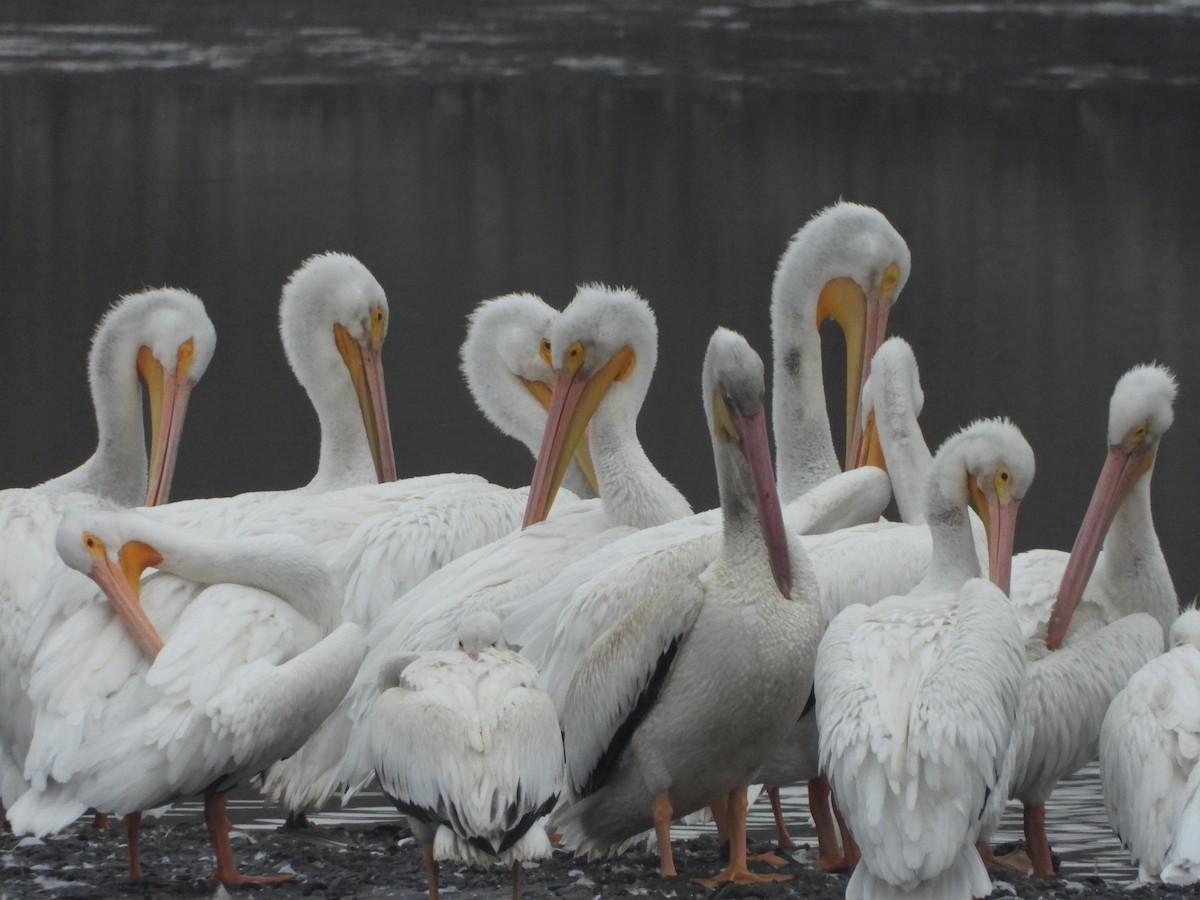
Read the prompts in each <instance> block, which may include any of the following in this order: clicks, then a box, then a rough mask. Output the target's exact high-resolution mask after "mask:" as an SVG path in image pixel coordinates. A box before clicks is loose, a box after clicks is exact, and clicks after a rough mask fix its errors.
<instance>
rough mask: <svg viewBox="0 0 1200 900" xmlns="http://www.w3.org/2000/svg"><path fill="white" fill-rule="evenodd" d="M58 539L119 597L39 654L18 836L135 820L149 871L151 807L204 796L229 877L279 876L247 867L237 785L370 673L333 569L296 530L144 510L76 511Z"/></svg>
mask: <svg viewBox="0 0 1200 900" xmlns="http://www.w3.org/2000/svg"><path fill="white" fill-rule="evenodd" d="M57 545H58V551H59V553H60V554H61V555H62V557H63V559H64V560H65V561H66V563H67V564H68V565H70V566H71V567H72V568H74V569H76V570H78V571H80V572H83V573H85V574H87V575H89V576H90V577H91V578H92V579H93V580H94V581H95V582H96V583H97V585H99V586H100V588H101V589H102V590H103V592H104V594H105V596H106V597H107V599H108V603H107V604H106V603H103V602H97V603H95V604H92V605H90V606H87V607H84V608H83V609H82V610H80V611H79V612H77V613H76V614H75V615H73V616H72V617H71V618H70V619H68V620H67V621H66V622H65V623H64V624H63V626H62V627H61V628H59V629H57V630H56V631H55V632H54V633H53V634H52V635H51V636H50V637H49V638H48V639H47V641H46V643H45V645H44V646H43V648H42V650H41V652H40V653H39V655H38V657H37V659H36V660H35V664H34V672H33V678H32V681H31V685H30V694H31V698H32V699H33V701H34V703H35V706H36V708H37V718H36V722H35V728H34V736H33V741H32V743H31V745H30V750H29V754H28V757H27V759H26V773H27V775H28V776H29V778H30V780H31V782H32V784H33V787H32V788H31V789H30V790H29V791H27V792H26V793H25V794H24V795H22V797H21V798H20V799H19V800H18V801H17V802H16V803H15V804H14V805H13V807H12V809H11V810H10V820H11V822H12V826H13V829H14V830H15V831H17V832H19V833H33V834H46V833H48V832H52V831H57V830H58V829H60V828H63V827H64V826H66V825H68V824H70V823H71V822H72V821H74V819H75V818H76V817H77V816H79V815H80V813H82V812H83V811H84V810H85V809H87V808H88V807H92V808H95V809H97V810H100V811H102V812H107V813H116V814H119V815H130V814H131V815H132V821H130V822H129V825H130V827H129V835H130V867H131V874H132V875H134V876H135V877H136V875H137V872H138V867H137V858H136V852H137V850H136V819H137V816H138V812H139V811H140V810H143V809H150V808H153V807H157V806H162V805H164V804H167V803H171V802H174V801H175V800H178V799H180V798H183V797H188V796H191V795H194V794H201V793H202V794H203V795H204V801H205V818H206V820H207V823H208V828H209V833H210V835H211V837H212V841H213V846H214V849H215V851H216V857H217V873H216V880H218V881H221V882H223V883H226V884H242V883H249V882H260V881H268V882H270V881H278V880H281V879H280V878H278V877H274V876H272V877H268V878H259V877H252V876H244V875H242V874H240V873H239V872H238V871H237V868H236V866H235V865H234V862H233V857H232V854H231V852H230V849H229V835H228V830H229V823H228V819H227V818H226V816H225V793H224V792H225V791H227V790H229V789H230V788H232V787H233V786H235V785H237V784H238V783H239V782H241V781H244V780H246V779H248V778H250V777H252V776H254V775H256V774H258V773H259V772H261V771H262V770H263V769H265V768H266V767H267V766H268V765H270V764H271V763H272V762H274V761H275V760H277V759H279V758H281V757H283V756H286V755H288V754H289V753H291V752H293V751H294V750H295V749H296V748H297V747H299V746H300V745H301V744H302V743H303V742H304V740H305V739H306V738H307V737H308V735H309V734H311V733H312V731H313V729H315V728H316V727H317V725H318V724H320V722H321V720H322V719H324V718H325V716H326V715H328V714H329V712H330V711H332V709H333V708H334V707H335V706H336V705H337V703H338V701H339V700H341V698H342V696H343V695H344V694H345V692H346V689H347V688H348V687H349V686H350V682H351V680H352V679H353V677H354V673H355V672H356V671H357V669H358V664H359V662H360V660H361V659H362V655H363V650H364V644H363V638H362V632H361V630H360V629H359V628H358V626H357V625H354V624H351V623H346V624H341V625H339V624H338V621H339V599H340V598H339V597H338V594H337V591H336V589H335V588H334V585H333V582H332V579H331V578H330V575H329V572H328V569H327V568H326V567H325V565H324V564H323V563H322V562H321V560H320V558H319V557H317V556H316V554H315V553H314V552H313V551H312V549H311V548H310V547H308V546H306V545H305V544H303V542H301V541H299V540H297V539H296V538H294V537H291V536H289V535H276V536H271V537H256V538H237V539H234V540H213V539H204V538H196V537H194V536H192V535H190V534H188V533H187V532H186V531H184V530H182V529H175V528H171V527H169V526H166V525H163V524H162V523H159V522H155V521H154V520H151V519H149V518H147V517H145V516H144V515H143V514H142V513H141V512H139V511H134V510H127V511H123V512H101V511H95V510H92V511H87V510H84V511H69V512H68V513H67V515H65V516H64V517H63V521H62V524H61V525H60V526H59V529H58V535H57ZM149 566H154V567H156V568H157V569H158V572H157V573H156V574H154V575H152V576H150V577H149V578H147V580H146V582H145V583H144V584H141V583H140V582H139V578H140V576H141V574H142V571H143V570H144V569H145V568H146V567H149ZM181 581H183V582H186V584H185V585H184V586H183V589H182V590H181V589H180V588H181V585H180V582H181ZM181 600H182V601H183V602H184V603H185V604H186V605H185V606H182V608H181V606H180V601H181ZM143 602H144V604H145V608H143V606H142V603H143ZM156 616H157V617H158V618H159V621H158V622H155V621H154V618H155V617H156ZM160 631H161V633H163V634H165V636H166V642H165V643H164V642H163V640H162V639H161V638H160V637H159V634H160ZM80 673H84V674H86V676H87V677H86V678H82V679H81V678H80ZM127 821H128V820H127Z"/></svg>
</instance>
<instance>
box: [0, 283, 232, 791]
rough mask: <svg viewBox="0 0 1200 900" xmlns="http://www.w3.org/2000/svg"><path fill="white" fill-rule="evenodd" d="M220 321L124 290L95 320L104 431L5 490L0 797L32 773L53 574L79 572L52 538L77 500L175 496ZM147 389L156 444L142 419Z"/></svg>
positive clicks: (1, 511) (1, 496) (188, 300)
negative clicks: (56, 466) (192, 410)
mask: <svg viewBox="0 0 1200 900" xmlns="http://www.w3.org/2000/svg"><path fill="white" fill-rule="evenodd" d="M215 347H216V333H215V331H214V330H213V326H212V322H210V321H209V319H208V316H207V314H206V313H205V311H204V305H203V304H202V303H201V302H200V300H199V299H198V298H197V297H196V296H195V295H194V294H191V293H189V292H187V291H183V290H178V289H175V288H161V289H156V290H149V291H143V292H141V293H137V294H130V295H128V296H126V297H122V298H121V299H120V300H119V301H118V302H117V303H116V304H115V305H114V306H113V307H112V309H110V310H109V311H108V313H107V314H106V315H105V316H104V318H103V319H102V320H101V321H100V324H99V325H98V326H97V328H96V335H95V337H94V339H93V341H92V348H91V352H90V354H89V357H88V378H89V382H90V385H91V392H92V402H93V405H94V407H95V412H96V425H97V431H98V434H99V441H98V443H97V446H96V451H95V453H93V454H92V456H91V457H90V458H89V459H88V460H87V461H85V462H84V463H83V464H82V465H80V466H79V467H78V468H76V469H73V470H72V471H70V472H67V473H66V474H64V475H60V476H58V477H57V478H53V479H50V480H49V481H46V482H44V483H42V484H40V485H38V486H37V487H34V488H13V489H10V490H6V491H0V543H2V544H3V546H4V565H3V566H2V567H0V706H2V707H3V709H4V715H3V716H0V806H10V805H11V804H12V803H13V802H14V801H15V800H16V798H17V797H18V796H19V795H20V794H21V793H22V792H24V791H25V790H26V789H27V788H28V782H27V781H26V780H25V778H24V777H23V775H22V772H21V770H22V768H23V765H24V761H25V753H26V751H27V750H28V747H29V740H30V737H31V734H32V723H33V711H32V707H31V706H30V703H29V699H28V696H27V691H28V686H29V673H28V670H27V667H26V665H25V660H26V658H27V657H28V655H29V646H28V645H29V643H30V641H31V640H32V639H33V638H32V637H31V635H32V633H33V632H34V630H35V621H36V619H37V618H38V616H40V615H41V614H42V612H43V609H44V607H45V605H46V604H45V598H46V593H47V591H48V590H49V589H50V586H53V585H58V584H59V583H60V582H64V581H65V582H68V583H69V582H72V581H74V580H75V579H78V577H79V576H77V575H76V574H75V573H73V572H70V571H69V570H66V569H64V567H63V565H62V563H61V561H60V560H59V558H58V554H57V553H55V550H54V533H55V529H56V528H57V527H58V521H59V518H60V516H61V514H62V511H63V510H64V509H65V508H67V507H68V506H70V505H71V504H76V503H84V504H92V505H95V504H99V503H109V504H116V505H119V506H135V505H137V504H138V503H142V502H145V503H160V502H163V501H165V500H166V498H167V495H168V493H169V491H170V487H171V481H172V478H173V475H174V472H175V461H176V459H177V456H178V450H179V439H180V435H181V434H182V429H183V421H184V415H185V413H186V410H187V404H188V399H189V398H190V396H191V391H192V388H193V386H194V385H195V384H196V382H197V381H199V379H200V378H201V377H202V376H203V375H204V372H205V370H206V369H207V368H208V364H209V361H210V360H211V359H212V354H213V350H214V349H215ZM142 385H144V386H145V391H146V394H147V395H148V396H149V408H150V439H151V440H150V454H149V459H148V460H147V451H146V443H145V438H144V430H143V422H142V387H141V386H142Z"/></svg>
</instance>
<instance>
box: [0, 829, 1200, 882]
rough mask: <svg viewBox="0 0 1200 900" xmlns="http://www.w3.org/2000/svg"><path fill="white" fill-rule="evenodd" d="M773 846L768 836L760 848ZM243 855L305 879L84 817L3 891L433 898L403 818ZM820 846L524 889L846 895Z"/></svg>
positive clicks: (445, 874)
mask: <svg viewBox="0 0 1200 900" xmlns="http://www.w3.org/2000/svg"><path fill="white" fill-rule="evenodd" d="M770 849H772V848H771V847H770V845H767V844H763V845H761V846H758V847H755V848H754V850H755V852H763V851H766V850H770ZM234 854H235V856H236V858H237V860H238V864H239V865H240V866H241V869H242V871H243V872H245V873H246V874H258V875H266V874H278V873H280V872H285V873H294V874H295V876H296V877H295V880H294V881H292V882H289V883H286V884H282V885H277V886H272V887H245V888H232V889H229V890H228V893H227V894H226V889H225V888H214V887H213V886H212V885H211V884H209V883H208V882H207V880H206V876H207V875H208V874H210V873H211V871H212V869H213V861H212V848H211V845H210V844H209V842H208V835H207V832H206V831H205V829H204V825H203V823H202V822H198V821H197V822H193V821H184V822H180V821H178V820H169V819H162V820H148V821H147V822H146V823H145V824H144V826H143V829H142V868H143V871H144V872H145V873H146V876H147V877H146V878H144V879H142V880H139V881H133V880H131V879H130V878H129V877H128V876H127V874H126V869H125V866H126V857H125V842H124V837H123V835H122V834H121V829H120V828H119V827H118V826H117V825H116V824H115V823H114V824H113V825H111V826H110V827H109V829H108V831H107V832H96V831H94V830H93V829H92V828H91V827H90V826H89V825H84V824H79V825H76V826H74V827H72V828H71V829H69V830H67V831H65V832H63V833H61V834H59V835H55V836H54V837H51V838H49V839H47V840H45V841H39V840H36V839H31V838H17V837H14V836H13V835H11V834H4V835H0V898H3V900H8V898H13V900H16V898H26V897H39V898H44V897H64V898H100V897H176V896H188V897H192V896H226V895H228V896H234V897H246V898H251V897H253V898H259V897H261V898H271V900H292V898H317V900H320V898H357V897H390V898H398V900H419V898H423V897H425V896H426V893H425V891H426V888H425V875H424V871H423V868H422V865H421V855H420V852H419V850H418V848H417V846H416V844H415V843H414V842H413V841H412V838H411V837H410V836H409V835H408V831H407V829H406V828H404V827H403V825H400V824H397V825H394V826H392V825H372V826H368V827H350V828H347V827H332V828H320V829H312V830H306V831H283V830H278V831H261V830H254V831H246V832H235V833H234ZM811 855H812V851H811V849H810V848H809V847H807V846H801V847H800V848H799V849H798V850H796V851H794V852H793V857H794V861H793V862H792V864H790V865H788V866H786V867H783V868H780V869H772V868H771V867H770V866H767V865H765V864H761V863H756V864H753V865H754V867H755V868H756V869H758V870H761V871H780V872H784V873H786V874H788V875H791V876H793V877H792V880H790V881H787V882H780V883H776V884H767V885H749V886H733V885H727V886H725V887H722V888H718V889H716V890H709V889H708V888H705V887H703V886H702V885H699V884H696V883H695V882H693V881H691V880H690V878H693V877H703V876H710V875H712V874H714V873H715V872H716V871H717V869H718V868H719V862H718V859H717V843H716V838H715V837H713V836H710V835H704V836H701V837H698V838H693V839H691V840H688V841H678V842H676V844H675V860H676V865H677V867H678V868H679V871H680V872H681V873H682V874H681V875H680V876H679V877H677V878H672V879H661V878H659V877H658V874H657V873H658V868H657V867H658V862H657V856H656V855H654V854H652V853H646V852H640V851H639V852H630V853H627V854H625V855H624V856H622V857H620V858H618V859H613V860H606V861H597V862H592V863H587V862H584V861H582V860H576V859H572V858H571V856H570V855H569V854H567V853H566V852H558V853H555V855H554V856H553V857H552V858H551V859H548V860H543V861H542V862H541V863H540V864H538V865H536V867H535V866H534V864H530V865H528V866H527V867H526V869H525V873H524V878H523V882H522V896H523V897H526V898H529V900H541V898H568V900H592V898H597V897H600V898H604V897H664V898H686V900H691V898H717V897H722V898H724V897H746V898H749V897H763V898H796V897H804V898H813V900H835V898H840V897H842V896H843V894H844V892H845V885H846V876H845V875H827V874H824V873H821V872H817V871H815V870H813V869H812V868H811V867H810V866H809V865H808V862H807V861H808V860H809V859H811ZM994 881H995V891H994V892H993V894H992V896H993V897H1020V898H1024V900H1040V898H1046V900H1049V898H1054V900H1058V898H1064V900H1066V898H1070V900H1089V898H1100V897H1105V898H1116V897H1127V898H1134V900H1140V898H1151V897H1155V898H1184V897H1200V888H1188V889H1180V888H1165V887H1140V888H1137V889H1134V890H1129V889H1127V887H1126V886H1125V885H1118V884H1106V883H1105V882H1103V881H1102V880H1100V879H1098V878H1084V879H1080V880H1062V879H1053V880H1045V881H1040V880H1034V879H1029V878H1022V877H1019V876H1018V877H1014V876H1012V875H1010V874H1008V873H995V874H994ZM509 891H510V880H509V873H508V871H507V870H505V869H502V868H493V869H490V870H483V869H476V868H469V867H465V866H460V865H456V864H450V863H444V864H443V865H442V893H443V895H444V896H445V897H446V898H460V900H478V898H492V897H505V896H508V894H509Z"/></svg>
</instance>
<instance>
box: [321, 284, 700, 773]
mask: <svg viewBox="0 0 1200 900" xmlns="http://www.w3.org/2000/svg"><path fill="white" fill-rule="evenodd" d="M550 341H551V357H552V359H553V360H556V361H557V366H556V376H555V387H554V401H553V405H552V406H551V409H550V412H549V414H548V417H547V422H546V432H545V436H544V438H543V442H542V446H541V449H540V451H539V457H538V462H537V467H536V468H535V472H534V477H533V485H532V486H531V488H530V500H529V506H527V508H526V519H527V521H528V520H530V518H531V511H532V519H533V521H534V524H532V525H530V526H529V527H527V528H525V529H523V530H521V531H519V532H516V533H513V534H510V535H506V536H505V537H503V538H500V539H499V540H497V541H495V542H493V543H492V544H489V545H488V546H486V547H481V548H479V549H478V550H475V551H473V552H472V553H469V554H465V555H464V556H462V557H461V558H459V559H457V560H455V561H454V563H453V564H451V565H449V566H446V567H445V568H443V569H441V570H440V571H438V572H436V573H434V574H433V575H432V576H430V577H429V578H427V579H426V580H425V581H424V582H422V583H421V584H420V585H418V586H417V587H416V588H414V589H413V590H411V591H409V592H408V593H407V594H406V595H404V596H403V597H401V598H399V600H398V601H397V602H396V604H395V605H393V607H392V608H391V609H390V610H389V611H388V612H387V613H386V614H385V615H384V616H383V617H381V618H380V620H379V621H378V622H377V623H376V624H375V625H374V626H373V627H372V629H371V630H370V631H369V632H368V635H367V642H368V644H369V646H370V648H371V649H370V651H369V653H368V655H367V658H366V660H365V661H364V663H363V671H362V673H361V674H360V676H359V678H358V679H357V681H356V682H355V685H354V687H353V689H352V690H351V693H350V695H349V696H347V698H346V703H345V709H346V712H347V715H348V716H349V721H350V722H352V723H355V724H354V728H355V730H356V733H355V734H354V735H353V736H352V738H351V744H350V747H349V748H348V750H347V754H346V759H345V762H344V764H343V767H342V780H343V782H344V783H345V784H347V785H349V786H351V787H356V786H358V785H359V784H360V783H362V781H363V780H364V779H367V778H369V777H370V774H371V767H370V765H369V759H368V757H367V754H366V753H365V752H364V751H365V741H364V740H362V735H361V734H358V733H357V729H358V724H357V723H360V722H362V721H363V719H364V717H365V715H366V713H367V711H368V710H369V709H370V708H371V705H372V704H373V703H374V700H375V697H376V696H377V695H378V687H377V685H378V677H379V671H380V668H381V666H382V665H383V663H384V662H385V661H386V660H387V659H388V658H390V657H391V656H393V655H395V654H396V653H399V652H403V651H408V650H432V649H437V648H439V647H444V646H446V645H447V644H448V643H449V642H450V640H451V639H452V637H453V634H454V631H455V629H456V627H457V623H458V622H460V621H462V617H464V616H466V615H468V614H469V613H471V612H473V611H476V610H479V609H490V610H493V611H494V610H496V609H499V608H503V607H504V606H505V605H506V604H508V603H511V602H515V601H517V600H519V598H521V597H524V596H526V595H527V594H529V593H530V592H532V591H534V590H536V589H537V588H539V587H541V586H542V585H544V584H545V583H546V582H548V581H549V580H550V579H551V578H553V577H554V576H555V575H556V574H558V572H559V570H560V568H561V567H563V566H566V565H568V564H569V563H571V562H573V561H575V560H578V559H582V558H583V557H584V556H586V555H587V554H589V553H591V552H594V551H595V550H597V549H599V548H601V547H603V546H604V545H606V544H608V543H610V542H612V541H615V540H617V539H618V538H621V537H624V536H626V535H628V534H631V533H633V532H635V531H636V530H638V529H640V528H644V527H647V526H650V525H657V524H659V523H662V522H666V521H670V520H673V519H678V518H681V517H683V516H686V515H689V514H690V513H691V510H690V508H689V507H688V505H687V501H686V500H684V498H683V496H682V495H681V494H680V493H679V491H677V490H676V489H675V488H674V487H673V486H672V485H671V484H670V483H669V482H667V480H666V479H665V478H663V477H662V475H661V474H659V472H658V471H657V470H656V469H655V468H654V466H653V464H652V463H651V462H650V460H649V459H648V458H647V457H646V454H645V451H644V450H643V449H642V447H641V444H640V443H639V442H638V439H637V429H636V421H637V414H638V412H639V411H640V409H641V404H642V400H643V399H644V398H645V395H646V391H647V390H648V388H649V385H650V378H651V375H652V374H653V371H654V364H655V358H656V355H657V329H656V326H655V322H654V315H653V313H652V312H651V310H650V307H649V306H648V305H647V304H646V302H645V301H644V300H642V299H641V298H640V297H639V296H638V295H637V294H636V293H635V292H633V291H631V290H613V289H608V288H603V287H599V286H584V287H582V288H580V289H579V292H578V294H577V295H576V298H575V299H574V300H573V301H572V303H571V304H570V305H569V306H568V307H567V309H566V310H564V311H563V313H562V315H561V316H560V317H559V320H558V321H557V322H555V323H554V325H553V327H552V329H551V334H550ZM584 348H586V349H584ZM589 420H590V424H589ZM585 426H586V427H588V429H589V433H590V437H589V441H590V444H591V448H592V461H593V464H594V466H595V471H596V476H597V479H598V482H599V486H600V499H599V500H589V501H577V502H574V503H571V504H567V505H565V506H563V507H556V508H555V512H554V514H553V515H552V516H551V517H550V518H549V519H547V520H546V521H545V522H541V521H539V520H540V519H541V518H542V517H543V516H544V514H545V510H546V509H547V508H548V505H549V503H550V502H552V500H553V498H554V495H555V493H556V492H557V489H558V482H559V481H560V480H561V478H562V477H563V473H564V472H565V471H566V469H567V467H568V464H569V463H570V462H571V460H572V454H573V453H574V451H575V447H576V444H577V442H578V441H579V440H580V439H581V438H582V435H583V430H584V428H585ZM340 713H341V711H339V714H340Z"/></svg>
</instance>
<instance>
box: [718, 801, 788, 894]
mask: <svg viewBox="0 0 1200 900" xmlns="http://www.w3.org/2000/svg"><path fill="white" fill-rule="evenodd" d="M791 877H792V876H791V875H759V874H757V873H755V872H751V871H750V870H749V869H748V868H747V867H746V785H744V784H739V785H738V786H737V787H735V788H734V789H733V790H732V791H730V792H729V865H728V866H726V867H725V869H724V870H723V871H722V872H721V873H720V874H718V875H717V877H716V878H698V879H696V881H697V883H699V884H703V885H704V886H706V887H708V888H713V887H716V886H717V885H718V884H722V883H724V882H727V881H732V882H735V883H737V884H758V883H760V882H764V881H787V880H789V879H790V878H791Z"/></svg>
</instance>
